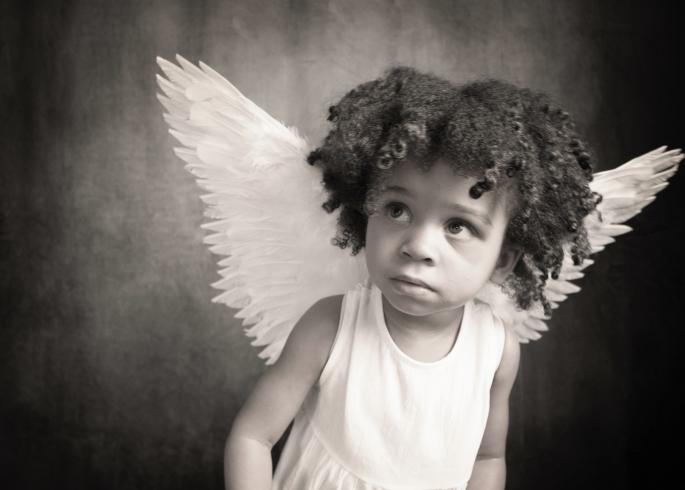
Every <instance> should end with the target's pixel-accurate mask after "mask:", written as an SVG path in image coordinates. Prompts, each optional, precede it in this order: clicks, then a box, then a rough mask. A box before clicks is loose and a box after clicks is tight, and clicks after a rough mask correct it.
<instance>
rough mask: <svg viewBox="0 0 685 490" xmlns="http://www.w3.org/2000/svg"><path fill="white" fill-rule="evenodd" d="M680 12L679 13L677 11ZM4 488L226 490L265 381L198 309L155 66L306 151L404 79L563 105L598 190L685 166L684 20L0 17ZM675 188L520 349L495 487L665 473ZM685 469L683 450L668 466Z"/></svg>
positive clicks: (199, 271) (256, 5) (502, 7)
mask: <svg viewBox="0 0 685 490" xmlns="http://www.w3.org/2000/svg"><path fill="white" fill-rule="evenodd" d="M673 5H675V3H673ZM0 9H1V10H0V12H1V25H0V27H1V28H0V39H1V40H2V43H1V46H0V63H1V65H0V68H1V75H0V90H1V97H2V106H1V107H2V116H3V117H2V119H1V122H0V124H1V125H2V128H3V131H2V133H1V134H2V177H1V178H0V199H1V203H2V214H1V215H0V218H1V221H0V226H1V241H0V254H1V259H2V260H1V262H0V267H1V269H0V284H1V290H0V293H1V294H2V296H1V299H0V301H1V303H0V306H1V308H0V314H1V316H0V321H1V322H2V330H1V331H2V339H1V341H0V354H1V356H0V388H1V392H0V410H1V412H0V416H1V417H2V419H1V420H2V425H1V426H0V430H1V432H0V444H1V445H2V446H1V449H2V451H3V453H4V454H2V455H1V457H0V465H1V466H0V468H1V473H0V485H2V486H3V488H51V489H54V488H86V487H89V488H113V489H114V488H116V489H127V488H169V489H171V488H194V489H200V488H221V487H222V476H221V471H222V470H221V464H222V462H221V461H222V447H223V443H224V439H225V437H226V435H227V433H228V430H229V427H230V424H231V421H232V418H233V416H234V414H235V413H236V411H237V410H238V408H239V406H240V404H241V403H242V401H243V400H244V398H245V396H246V394H247V392H248V390H249V389H250V387H251V385H252V384H253V383H254V381H255V379H256V377H257V375H258V374H259V373H260V371H261V370H262V365H261V363H260V362H259V361H258V359H257V358H256V355H255V351H254V350H252V348H251V347H250V346H249V344H248V340H247V339H246V338H244V337H243V335H242V333H241V330H240V328H239V325H238V323H237V322H236V321H235V320H233V318H232V312H231V311H230V310H228V309H226V308H225V307H223V306H218V305H215V304H212V303H210V301H209V299H210V297H211V296H212V295H213V294H214V291H213V290H212V289H211V288H210V287H209V283H210V282H212V281H214V280H215V279H216V277H217V276H216V272H215V265H214V263H215V258H214V257H212V256H210V254H209V253H208V252H207V251H206V250H205V247H204V245H203V244H202V243H201V239H202V236H203V234H202V232H201V231H200V229H199V224H200V223H201V221H202V217H201V203H200V201H199V200H198V191H197V189H196V187H195V184H194V182H193V180H192V178H191V177H190V175H189V174H187V173H186V172H185V171H184V170H183V168H182V164H181V162H180V161H178V160H177V159H176V158H175V157H174V155H173V154H172V151H171V148H172V147H173V145H174V141H173V140H172V138H171V137H170V136H169V135H168V134H167V128H166V127H165V124H164V122H163V120H162V117H161V113H162V110H161V106H160V105H159V104H158V102H157V100H156V98H155V93H156V90H157V88H156V85H155V73H156V72H158V68H157V66H156V65H155V57H156V56H157V55H161V56H163V57H166V58H172V57H173V56H174V54H175V53H177V52H178V53H181V54H183V55H184V56H185V57H187V58H188V59H189V60H192V61H198V60H200V59H201V60H203V61H205V62H207V63H209V64H210V65H212V66H213V67H215V68H216V69H217V70H218V71H219V72H221V73H223V74H224V75H226V76H227V77H228V78H229V79H230V80H231V81H233V82H234V83H235V85H237V86H238V87H239V88H240V89H241V90H243V91H244V93H245V94H246V95H247V96H248V97H250V98H251V99H253V100H254V101H255V102H256V103H258V104H259V105H261V106H262V107H263V108H265V109H266V110H267V111H268V112H270V113H271V114H273V115H274V116H276V117H278V118H279V119H281V120H283V121H285V122H287V123H288V124H290V125H295V126H297V127H299V128H300V129H301V130H302V131H303V132H304V133H305V134H306V135H308V137H309V139H310V141H312V143H317V142H318V141H319V140H320V138H321V137H322V136H323V134H324V131H325V129H326V125H325V124H324V122H325V121H324V119H325V115H326V108H327V106H328V105H329V104H330V103H332V102H333V101H335V100H336V99H337V98H338V97H340V96H341V95H342V94H343V93H344V92H345V91H346V90H348V89H349V88H351V87H352V86H354V85H355V84H357V83H360V82H362V81H366V80H368V79H371V78H375V77H377V76H378V75H380V73H381V72H382V70H383V69H384V68H386V67H387V66H389V65H390V64H394V63H403V64H409V65H413V66H416V67H418V68H420V69H425V70H430V71H433V72H435V73H437V74H439V75H442V76H445V77H448V78H450V79H452V80H455V81H464V80H468V79H473V78H475V77H479V76H494V77H501V78H505V79H508V80H511V81H514V82H517V83H520V84H523V85H528V86H531V87H533V88H535V89H541V90H544V91H547V92H549V93H550V94H551V95H552V96H553V97H554V98H556V99H557V100H558V101H559V102H560V103H561V104H562V105H564V106H566V107H568V108H569V109H570V111H571V112H572V113H573V114H574V115H575V117H576V118H577V120H578V124H579V127H580V129H581V131H582V132H583V134H585V136H586V137H587V139H589V141H590V143H591V144H592V146H593V147H594V149H595V153H596V156H597V162H598V168H599V169H606V168H611V167H613V166H616V165H617V164H619V163H622V162H623V161H625V160H627V159H629V158H631V157H633V156H636V155H638V154H640V153H643V152H646V151H648V150H651V149H653V148H655V147H657V146H660V145H662V144H668V145H671V146H683V144H685V140H684V138H683V125H682V123H681V114H682V110H683V95H682V86H683V81H684V80H683V70H682V66H681V64H680V63H681V62H682V59H683V56H682V55H683V37H682V34H681V26H680V24H681V22H680V19H681V17H680V16H678V15H676V12H675V9H674V7H672V6H671V5H670V4H668V3H664V2H659V3H658V4H657V5H656V6H649V5H648V2H646V1H644V2H613V3H606V2H593V1H589V0H587V1H577V0H576V1H571V0H568V1H562V2H558V1H557V2H548V1H544V0H529V1H519V2H513V1H505V0H488V1H478V2H476V1H472V2H466V1H447V0H444V1H424V2H418V1H414V2H412V1H408V0H397V1H391V0H383V1H380V0H379V1H368V0H367V1H361V0H360V1H336V2H332V1H331V2H325V1H319V2H316V1H291V2H285V1H283V2H274V1H263V0H262V1H254V0H252V1H233V2H220V1H195V2H180V1H111V2H103V1H88V2H85V1H81V2H78V1H73V2H57V1H55V2H2V6H1V7H0ZM683 179H684V177H683V175H679V176H677V177H676V178H675V180H674V182H673V184H672V185H671V187H670V188H668V189H667V190H666V191H664V192H663V193H662V194H661V196H660V197H659V199H658V200H657V201H656V202H655V203H654V204H653V205H651V206H650V207H649V208H647V209H646V210H645V211H644V212H643V214H641V215H640V216H638V217H637V218H636V219H634V220H633V221H632V222H631V224H632V225H634V227H635V228H636V231H635V232H634V233H632V234H630V235H629V236H625V237H623V238H621V240H620V242H619V243H617V244H614V245H612V246H610V247H609V249H608V250H607V251H606V252H604V253H603V254H602V256H601V257H600V260H599V262H598V263H597V264H596V265H595V266H593V267H592V269H591V270H590V271H589V274H588V276H587V277H586V278H585V279H584V280H583V281H582V286H583V292H582V293H581V294H580V295H578V296H575V297H573V298H572V299H570V300H569V301H568V302H567V304H564V305H563V306H562V307H561V308H560V310H559V311H558V314H557V316H556V318H555V319H554V320H553V322H552V327H553V328H552V331H551V332H550V333H548V334H547V335H546V336H545V337H544V339H543V340H542V341H540V342H538V343H535V344H532V345H530V346H526V347H525V348H524V349H523V357H522V363H521V371H520V373H519V378H518V381H517V384H516V386H515V388H514V392H513V394H512V399H511V428H510V434H509V447H508V464H509V485H508V488H511V489H523V488H525V489H538V488H539V489H548V488H555V489H566V488H568V489H571V488H573V489H577V488H629V487H631V486H634V487H635V488H638V487H640V484H644V483H647V482H649V485H648V487H650V488H657V487H659V486H661V485H660V482H661V483H663V482H664V481H666V478H667V477H670V476H675V477H676V478H677V477H679V476H680V475H679V474H678V472H679V466H680V465H681V463H680V460H679V456H678V451H677V450H676V451H673V452H670V451H669V450H668V449H667V446H666V443H667V442H670V441H671V440H674V442H676V443H677V442H678V439H681V438H682V436H683V432H684V431H683V422H682V415H681V414H682V413H683V408H685V407H684V406H683V403H682V401H679V399H677V398H675V397H674V395H675V394H678V393H677V391H678V390H679V389H680V388H681V386H682V377H683V372H682V369H681V360H680V359H681V357H682V354H681V345H682V341H683V334H682V331H681V323H682V320H681V318H680V311H681V309H680V304H679V303H678V302H679V301H680V300H681V297H682V293H683V287H682V280H683V277H685V274H684V272H685V270H684V269H685V267H684V264H683V262H684V261H683V253H682V251H681V250H682V246H681V242H679V241H678V239H677V238H678V234H679V232H680V231H682V230H683V214H682V205H683V197H682V193H683ZM676 447H678V446H676Z"/></svg>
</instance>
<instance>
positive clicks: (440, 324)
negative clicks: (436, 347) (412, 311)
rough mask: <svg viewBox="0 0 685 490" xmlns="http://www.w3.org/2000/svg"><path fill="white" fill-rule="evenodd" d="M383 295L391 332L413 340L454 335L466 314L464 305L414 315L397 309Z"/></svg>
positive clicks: (385, 314) (386, 320)
mask: <svg viewBox="0 0 685 490" xmlns="http://www.w3.org/2000/svg"><path fill="white" fill-rule="evenodd" d="M381 296H382V298H383V299H382V301H383V315H384V317H385V324H386V325H387V326H388V330H389V331H390V333H391V334H396V335H400V336H402V337H404V338H411V339H412V340H426V341H431V340H436V339H443V338H444V337H446V336H452V337H454V336H456V334H457V332H458V331H459V327H460V325H461V319H462V317H463V316H464V305H462V306H460V307H458V308H454V309H449V310H443V311H438V312H435V313H432V314H430V315H425V316H414V315H408V314H407V313H404V312H402V311H400V310H398V309H396V308H395V307H394V306H392V304H390V302H389V301H388V300H387V299H386V298H385V296H383V295H381Z"/></svg>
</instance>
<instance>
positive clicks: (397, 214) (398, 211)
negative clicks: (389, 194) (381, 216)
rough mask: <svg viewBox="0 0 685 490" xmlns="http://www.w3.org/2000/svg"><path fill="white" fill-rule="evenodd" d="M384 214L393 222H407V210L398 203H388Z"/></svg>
mask: <svg viewBox="0 0 685 490" xmlns="http://www.w3.org/2000/svg"><path fill="white" fill-rule="evenodd" d="M385 214H386V215H387V216H388V218H390V219H392V220H394V221H402V222H405V221H408V220H409V210H408V209H407V207H406V206H405V205H404V204H402V203H399V202H390V203H388V204H386V205H385Z"/></svg>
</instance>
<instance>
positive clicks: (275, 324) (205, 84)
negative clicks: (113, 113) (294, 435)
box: [157, 56, 683, 364]
mask: <svg viewBox="0 0 685 490" xmlns="http://www.w3.org/2000/svg"><path fill="white" fill-rule="evenodd" d="M177 60H178V63H179V66H180V67H179V66H176V65H174V64H173V63H170V62H168V61H166V60H164V59H162V58H158V59H157V61H158V63H159V65H160V67H161V68H162V70H163V71H164V73H165V74H166V76H167V78H168V80H167V79H165V78H163V77H160V76H158V77H157V79H158V83H159V86H160V87H161V89H162V90H163V91H164V93H165V95H159V100H160V101H161V102H162V104H163V105H164V107H165V108H166V109H167V111H168V114H165V119H166V121H167V122H168V123H169V125H170V126H171V130H170V132H171V134H172V135H174V136H175V137H176V139H178V140H179V141H180V142H181V144H182V145H183V146H182V147H180V148H176V149H175V151H176V154H177V155H178V156H179V157H180V158H181V159H183V160H184V161H186V162H187V165H186V168H187V169H188V170H189V171H190V172H192V173H193V174H194V175H195V176H196V177H197V182H198V184H199V185H200V187H202V188H203V189H205V190H207V191H208V192H209V194H206V195H204V196H202V200H203V201H204V202H205V203H206V204H207V208H206V211H205V215H206V216H207V217H208V218H211V219H212V220H213V221H210V222H209V223H206V224H204V225H202V226H203V228H206V229H208V230H210V231H211V232H213V233H212V234H211V235H209V236H207V237H206V238H205V242H206V243H207V244H208V245H210V250H211V251H212V252H214V253H216V254H219V255H224V256H226V258H224V259H223V260H221V261H219V267H220V270H219V274H220V275H221V276H222V279H221V280H219V281H217V282H216V283H214V284H213V286H214V287H216V288H218V289H222V290H223V291H224V292H223V293H222V294H220V295H219V296H217V297H216V298H214V301H217V302H221V303H225V304H226V305H228V306H230V307H232V308H236V309H239V310H240V311H239V312H238V313H237V314H236V317H238V318H242V319H243V325H246V326H247V325H251V327H250V328H249V329H247V330H246V333H247V335H249V336H251V337H255V340H254V341H253V345H257V346H266V347H265V349H263V350H262V351H261V352H260V354H259V355H260V357H263V358H266V359H267V364H271V363H273V362H274V361H275V360H276V359H277V358H278V356H279V355H280V352H281V350H282V348H283V345H284V343H285V341H286V339H287V337H288V335H289V333H290V331H291V330H292V328H293V326H294V325H295V323H296V322H297V320H298V319H299V317H300V316H301V315H302V314H303V313H304V311H305V310H306V309H307V308H308V307H309V306H310V305H311V304H313V303H314V302H315V301H316V300H318V299H320V298H323V297H325V296H328V295H331V294H339V293H342V292H344V291H346V290H347V289H349V288H351V287H352V286H354V285H355V284H357V283H358V282H360V281H364V280H366V279H367V277H368V273H367V271H366V264H365V262H364V257H363V254H359V255H357V256H355V257H352V256H351V255H350V253H349V251H346V250H341V249H339V248H338V247H334V246H331V244H330V238H332V237H333V236H335V232H336V220H337V215H338V213H333V214H328V213H326V212H325V211H324V210H323V209H322V208H321V203H323V202H324V201H325V200H326V193H325V191H324V188H323V185H322V183H321V174H320V172H319V171H318V169H315V168H313V167H311V166H309V165H307V164H306V156H307V154H308V153H309V148H308V145H307V143H306V141H305V140H304V139H303V138H301V137H300V136H299V135H298V133H297V130H295V129H294V128H293V129H291V128H287V127H285V126H284V125H283V124H281V123H280V122H278V121H276V120H275V119H273V118H272V117H271V116H269V115H268V114H267V113H266V112H264V111H263V110H262V109H260V108H259V107H258V106H257V105H255V104H254V103H252V102H251V101H250V100H249V99H247V98H246V97H244V96H243V95H242V94H241V93H240V92H239V91H238V90H237V89H236V88H235V87H234V86H233V85H231V84H230V83H229V82H228V80H226V79H225V78H223V77H222V76H220V75H219V74H218V73H216V72H215V71H214V70H212V69H211V68H210V67H208V66H207V65H205V64H204V63H200V67H199V68H198V67H196V66H195V65H193V64H191V63H189V62H188V61H186V60H185V59H183V58H182V57H180V56H177ZM665 150H666V147H661V148H658V149H656V150H654V151H651V152H649V153H646V154H644V155H642V156H640V157H637V158H635V159H633V160H631V161H629V162H627V163H625V164H623V165H621V166H619V167H617V168H615V169H613V170H608V171H605V172H599V173H596V174H594V180H593V182H592V183H591V188H592V190H594V191H595V192H598V193H599V194H601V195H602V196H603V200H602V202H601V203H600V204H599V206H598V207H597V210H596V211H595V212H593V213H591V214H590V215H588V216H587V217H586V218H585V221H584V223H585V226H586V228H587V230H588V238H589V241H590V244H591V245H592V253H596V252H599V251H601V250H603V249H604V247H605V246H606V245H607V244H609V243H612V242H613V241H614V238H613V237H615V236H618V235H622V234H624V233H627V232H629V231H630V230H631V228H630V227H629V226H626V225H623V224H622V223H623V222H625V221H627V220H629V219H630V218H632V217H633V216H635V215H636V214H637V213H639V212H640V211H641V210H642V208H644V207H645V206H646V205H647V204H649V203H650V202H652V201H653V200H654V199H655V195H656V194H657V193H658V192H659V191H661V190H662V189H664V188H665V187H666V186H667V185H668V183H667V180H668V179H669V178H670V177H671V176H673V174H674V173H675V172H676V171H677V169H678V163H679V162H680V161H681V160H682V158H683V156H682V154H681V152H680V150H679V149H676V150H670V151H665ZM592 263H593V261H592V260H589V259H587V260H585V261H584V262H583V263H582V264H581V265H578V266H576V265H573V263H572V261H571V259H570V254H569V253H568V252H567V254H566V257H565V260H564V264H563V267H562V269H561V272H560V275H559V278H558V279H549V280H548V281H547V284H546V288H545V295H546V296H547V298H548V299H549V300H550V302H551V304H552V307H553V308H556V307H557V306H558V304H559V303H560V302H561V301H564V300H565V299H566V297H567V296H568V295H569V294H572V293H576V292H578V291H580V288H579V287H578V286H577V285H575V284H573V283H572V282H571V281H573V280H576V279H580V278H581V277H583V272H582V271H583V269H585V268H586V267H587V266H589V265H591V264H592ZM477 299H478V300H480V301H484V302H487V303H489V304H490V305H491V306H492V308H493V310H494V311H495V313H496V314H497V315H498V316H499V317H500V318H501V319H502V320H503V322H504V324H505V325H507V326H508V327H509V328H511V329H513V330H514V332H515V333H516V334H517V336H518V338H519V340H520V341H521V342H524V343H525V342H528V341H530V340H536V339H538V338H540V336H541V335H540V332H542V331H546V330H547V329H548V328H547V325H546V323H545V320H546V317H545V315H544V312H543V311H542V307H541V305H540V304H536V305H534V306H533V307H531V308H530V309H528V310H525V311H523V310H519V309H518V308H516V306H515V304H514V302H513V301H512V299H511V298H509V296H507V295H506V294H505V293H504V292H503V291H502V290H501V288H500V287H499V286H498V285H496V284H493V283H489V284H487V285H486V286H485V287H484V288H483V289H482V290H481V291H480V292H479V293H478V295H477Z"/></svg>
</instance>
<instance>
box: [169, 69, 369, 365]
mask: <svg viewBox="0 0 685 490" xmlns="http://www.w3.org/2000/svg"><path fill="white" fill-rule="evenodd" d="M176 60H177V63H178V65H176V64H174V63H171V62H169V61H167V60H164V59H162V58H157V63H158V64H159V66H160V68H161V70H162V72H163V74H164V76H160V75H158V76H157V83H158V85H159V87H160V89H161V91H162V93H160V94H158V99H159V100H160V102H161V104H162V105H163V107H164V108H165V109H166V114H165V115H164V119H165V121H166V122H167V124H168V125H169V128H170V130H169V132H170V133H171V134H172V135H173V136H174V137H175V138H176V139H177V140H178V141H179V142H180V143H181V145H182V146H181V147H179V148H176V149H175V150H174V152H175V154H176V155H177V156H178V157H179V158H180V159H181V160H183V161H184V162H185V163H186V164H187V165H186V166H185V168H186V169H187V170H188V171H189V172H190V173H192V174H193V176H195V177H196V179H197V184H198V186H199V187H200V188H202V189H203V190H204V191H206V192H207V194H204V195H202V196H200V197H201V200H202V202H203V203H204V204H205V211H204V214H205V216H206V217H208V218H210V221H208V222H206V223H204V224H202V225H201V227H202V228H203V229H204V230H206V231H207V232H208V234H207V235H206V237H205V238H204V243H205V244H206V245H207V246H208V247H209V250H210V251H211V252H212V253H214V254H217V255H220V256H223V257H224V258H222V259H221V260H219V262H218V264H217V265H218V273H219V276H220V278H219V279H218V280H217V281H215V282H214V283H212V287H214V288H216V289H219V290H220V291H221V293H220V294H219V295H217V296H215V297H214V298H213V300H212V301H213V302H216V303H223V304H225V305H227V306H229V307H231V308H235V309H238V310H239V311H238V312H237V313H236V315H235V316H236V318H240V319H243V326H245V327H249V328H246V330H245V333H246V334H247V335H249V336H250V337H253V338H254V340H253V342H252V345H255V346H258V347H263V349H262V350H261V352H260V353H259V356H260V357H261V358H263V359H266V362H267V364H271V363H273V362H275V361H276V359H277V358H278V356H279V355H280V352H281V350H282V348H283V346H284V345H285V341H286V339H287V337H288V335H289V334H290V331H291V330H292V328H293V327H294V325H295V323H296V322H297V320H298V319H299V318H300V316H302V314H303V313H304V312H305V311H306V309H307V308H309V307H310V306H311V305H312V304H313V303H314V302H316V301H317V300H318V299H320V298H322V297H325V296H328V295H333V294H341V293H343V292H345V291H346V290H348V289H350V288H351V287H353V286H354V285H355V284H357V283H358V282H361V281H364V280H365V277H366V265H365V262H364V256H363V254H358V255H357V256H354V257H352V256H351V255H350V253H349V251H346V250H341V249H340V248H338V247H335V246H332V245H331V243H330V238H332V237H333V236H335V234H336V221H337V213H334V214H327V213H326V212H325V211H324V210H323V209H322V208H321V204H322V203H323V202H324V201H325V198H326V193H325V190H324V188H323V184H322V182H321V174H320V172H319V170H318V169H316V168H314V167H312V166H310V165H308V164H307V163H306V157H307V154H308V153H309V146H308V144H307V142H306V141H305V140H304V138H302V137H301V136H300V135H299V133H298V132H297V130H296V129H295V128H288V127H286V126H285V125H283V124H282V123H280V122H279V121H277V120H276V119H274V118H272V117H271V116H270V115H269V114H267V113H266V112H265V111H264V110H263V109H261V108H260V107H258V106H257V105H256V104H254V103H253V102H252V101H250V100H249V99H248V98H247V97H245V96H244V95H243V94H241V93H240V91H239V90H238V89H237V88H236V87H235V86H233V85H232V84H231V83H230V82H229V81H228V80H226V79H225V78H224V77H222V76H221V75H219V74H218V73H217V72H215V71H214V70H213V69H211V68H210V67H209V66H207V65H206V64H204V63H202V62H200V64H199V67H198V66H195V65H194V64H192V63H190V62H189V61H187V60H186V59H184V58H183V57H181V56H177V57H176ZM284 189H293V190H295V189H297V191H296V192H295V191H294V192H292V193H290V194H285V193H284V192H283V190H284Z"/></svg>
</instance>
